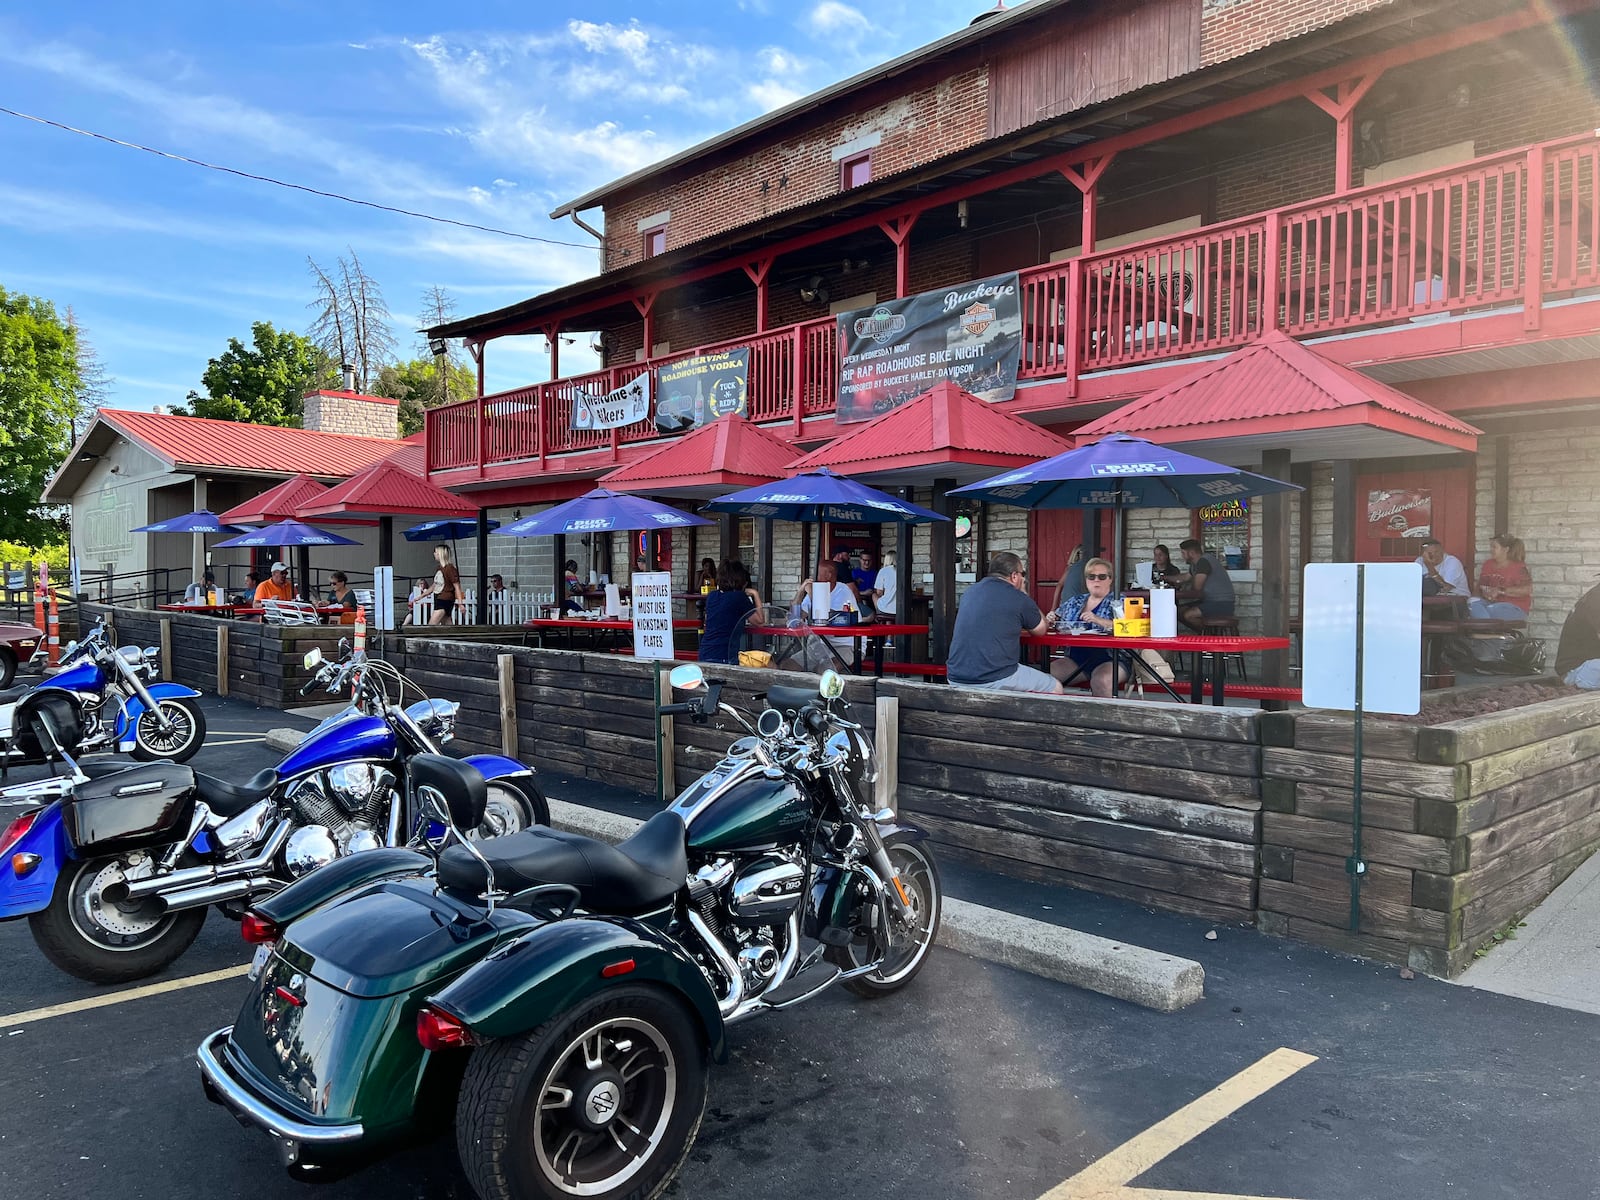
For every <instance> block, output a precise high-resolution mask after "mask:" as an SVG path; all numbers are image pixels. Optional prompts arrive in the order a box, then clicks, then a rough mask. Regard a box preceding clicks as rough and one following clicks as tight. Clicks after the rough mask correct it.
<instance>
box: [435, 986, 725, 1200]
mask: <svg viewBox="0 0 1600 1200" xmlns="http://www.w3.org/2000/svg"><path fill="white" fill-rule="evenodd" d="M705 1104H706V1051H705V1045H704V1038H703V1037H702V1036H701V1032H700V1030H699V1028H698V1027H697V1025H696V1024H695V1022H694V1019H693V1018H692V1017H691V1016H690V1015H689V1014H688V1013H687V1012H686V1011H685V1010H684V1008H683V1006H682V1005H681V1004H679V1003H678V1002H677V1001H676V1000H674V999H673V998H672V997H671V996H669V995H667V994H665V993H663V992H659V991H657V990H655V989H653V988H648V987H617V988H611V989H608V990H606V991H604V992H601V993H599V994H597V995H594V996H591V997H590V998H589V999H588V1000H586V1001H583V1002H582V1003H580V1004H578V1005H577V1006H576V1007H574V1008H571V1009H569V1010H567V1011H566V1012H564V1013H561V1014H558V1015H557V1016H555V1017H553V1018H551V1019H550V1020H549V1021H547V1022H546V1023H545V1024H543V1025H541V1026H539V1027H538V1028H536V1029H534V1030H533V1031H532V1032H530V1033H526V1034H523V1035H522V1036H521V1037H517V1038H507V1039H504V1040H502V1041H498V1042H494V1043H491V1044H490V1045H489V1046H487V1047H484V1048H483V1049H480V1050H478V1051H476V1052H475V1053H474V1054H473V1055H472V1057H471V1058H470V1059H469V1060H468V1062H467V1073H466V1078H465V1079H464V1080H463V1081H462V1084H461V1097H460V1100H459V1102H458V1105H457V1108H456V1149H457V1150H458V1152H459V1153H460V1155H461V1165H462V1167H463V1168H464V1169H465V1171H466V1173H467V1178H468V1180H469V1181H471V1183H472V1186H473V1188H474V1189H475V1190H476V1191H477V1193H478V1195H479V1196H480V1197H482V1200H532V1198H534V1197H538V1198H541V1200H570V1198H571V1197H576V1196H586V1197H591V1198H593V1200H623V1198H624V1197H627V1198H628V1200H649V1198H650V1197H652V1196H657V1195H659V1194H660V1193H661V1191H662V1190H663V1189H664V1188H665V1187H666V1186H667V1184H669V1183H671V1182H672V1180H673V1178H674V1177H675V1176H676V1175H677V1173H678V1171H679V1169H680V1168H681V1167H682V1166H683V1160H684V1159H685V1158H686V1157H687V1156H688V1154H689V1147H690V1146H691V1145H693V1144H694V1137H695V1133H696V1131H697V1130H698V1129H699V1128H700V1117H701V1115H702V1113H703V1112H704V1111H705Z"/></svg>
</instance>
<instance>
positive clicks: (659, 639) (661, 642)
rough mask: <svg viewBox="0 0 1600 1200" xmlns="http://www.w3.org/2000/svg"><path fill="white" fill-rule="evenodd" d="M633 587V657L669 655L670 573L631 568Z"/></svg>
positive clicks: (670, 627) (670, 640) (667, 656)
mask: <svg viewBox="0 0 1600 1200" xmlns="http://www.w3.org/2000/svg"><path fill="white" fill-rule="evenodd" d="M631 586H632V588H633V656H634V657H635V658H671V657H672V573H671V572H670V571H635V572H634V574H633V581H632V585H631Z"/></svg>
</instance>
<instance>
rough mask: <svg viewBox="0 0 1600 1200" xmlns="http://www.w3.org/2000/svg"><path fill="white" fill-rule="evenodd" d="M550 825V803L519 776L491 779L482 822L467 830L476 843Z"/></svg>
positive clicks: (468, 836)
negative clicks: (517, 777)
mask: <svg viewBox="0 0 1600 1200" xmlns="http://www.w3.org/2000/svg"><path fill="white" fill-rule="evenodd" d="M548 824H550V805H549V803H548V802H547V801H546V800H545V798H544V795H543V793H541V792H540V791H539V789H538V787H536V786H535V785H534V784H533V783H531V782H528V781H526V780H520V779H517V780H513V779H491V780H489V787H488V802H487V803H486V804H485V805H484V813H483V823H482V824H481V825H479V826H478V827H477V828H476V829H469V830H467V838H468V840H470V841H474V842H477V841H482V840H483V839H484V838H491V837H505V836H506V835H507V834H511V833H521V832H522V831H523V830H524V829H532V828H533V827H534V826H535V825H548Z"/></svg>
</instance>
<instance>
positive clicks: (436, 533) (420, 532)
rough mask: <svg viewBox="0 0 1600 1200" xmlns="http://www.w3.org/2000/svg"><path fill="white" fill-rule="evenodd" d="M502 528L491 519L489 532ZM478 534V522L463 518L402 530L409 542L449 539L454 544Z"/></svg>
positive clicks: (443, 520) (426, 522) (446, 519)
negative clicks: (456, 541)
mask: <svg viewBox="0 0 1600 1200" xmlns="http://www.w3.org/2000/svg"><path fill="white" fill-rule="evenodd" d="M499 528H500V522H499V521H496V520H493V519H491V520H490V521H489V532H490V533H493V532H494V531H495V530H496V529H499ZM477 532H478V522H477V521H476V520H470V521H469V520H467V519H465V518H463V517H451V518H444V519H441V520H438V521H424V522H423V523H422V524H421V525H413V526H412V527H411V528H410V529H406V530H402V531H401V536H403V537H404V538H405V539H406V541H408V542H436V541H438V540H439V539H441V538H449V539H450V540H451V541H452V542H453V541H455V540H456V539H457V538H464V537H473V536H475V535H476V534H477Z"/></svg>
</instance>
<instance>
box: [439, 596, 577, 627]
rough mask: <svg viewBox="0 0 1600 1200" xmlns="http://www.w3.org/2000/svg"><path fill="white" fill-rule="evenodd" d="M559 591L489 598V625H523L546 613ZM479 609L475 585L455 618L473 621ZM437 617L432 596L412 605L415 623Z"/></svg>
mask: <svg viewBox="0 0 1600 1200" xmlns="http://www.w3.org/2000/svg"><path fill="white" fill-rule="evenodd" d="M554 596H555V593H554V592H553V591H552V590H551V589H550V588H544V589H542V590H540V589H534V590H532V591H522V592H511V591H507V592H502V593H501V594H500V595H498V596H491V597H490V598H489V624H491V625H521V624H522V623H523V622H524V621H529V620H532V619H533V618H534V617H542V616H544V615H545V614H544V606H545V605H547V604H551V603H553V602H554ZM477 612H478V593H477V590H476V589H475V588H465V589H463V592H462V598H461V599H460V600H459V601H458V602H457V603H456V611H455V621H456V623H457V624H459V625H469V624H471V623H472V622H473V621H474V620H475V619H476V616H477ZM432 617H433V600H432V598H431V597H429V598H427V599H423V600H418V601H417V602H416V603H415V604H413V605H412V606H411V623H412V624H413V625H426V624H427V623H428V622H429V620H431V619H432Z"/></svg>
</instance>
